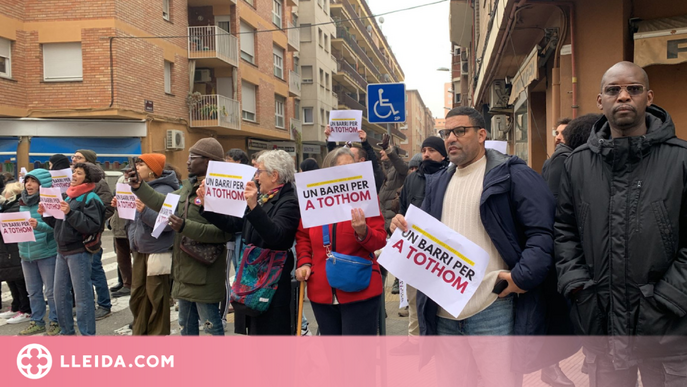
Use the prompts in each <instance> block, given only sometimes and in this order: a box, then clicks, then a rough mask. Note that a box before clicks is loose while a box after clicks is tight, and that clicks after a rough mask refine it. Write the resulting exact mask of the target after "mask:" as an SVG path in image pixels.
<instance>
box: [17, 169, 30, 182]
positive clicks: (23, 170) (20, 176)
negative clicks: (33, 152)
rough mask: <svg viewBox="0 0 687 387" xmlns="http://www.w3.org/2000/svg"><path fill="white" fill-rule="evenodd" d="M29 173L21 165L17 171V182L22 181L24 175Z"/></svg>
mask: <svg viewBox="0 0 687 387" xmlns="http://www.w3.org/2000/svg"><path fill="white" fill-rule="evenodd" d="M27 173H29V171H27V170H26V168H25V167H21V170H20V171H19V182H20V183H23V182H24V176H26V174H27Z"/></svg>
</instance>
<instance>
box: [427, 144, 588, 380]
mask: <svg viewBox="0 0 687 387" xmlns="http://www.w3.org/2000/svg"><path fill="white" fill-rule="evenodd" d="M486 156H487V166H486V171H485V176H484V184H483V191H482V196H481V198H480V217H481V219H482V224H483V225H484V228H485V230H486V231H487V233H488V234H489V236H490V237H491V240H492V242H493V243H494V246H495V247H496V249H497V250H498V252H499V254H500V255H501V258H502V259H503V260H504V262H505V263H506V264H507V265H508V267H509V269H510V270H511V275H512V278H513V282H515V284H516V285H518V287H520V288H521V289H523V290H526V291H527V292H526V293H524V294H520V295H518V296H517V298H516V303H515V327H514V330H515V334H516V335H528V336H533V335H545V334H547V331H548V328H547V320H548V319H547V312H546V303H545V300H544V296H543V295H544V293H545V292H544V290H543V288H544V286H543V285H544V283H545V282H548V281H547V278H550V276H551V275H552V273H553V223H554V211H555V206H556V203H555V201H554V198H553V195H552V194H551V191H549V188H548V187H547V185H546V182H544V180H543V179H542V177H541V176H539V174H537V173H536V172H535V171H533V170H532V169H531V168H529V167H528V166H527V164H525V162H524V161H523V160H521V159H519V158H518V157H515V156H506V155H503V154H502V153H500V152H497V151H495V150H492V149H487V150H486ZM455 170H456V167H455V166H454V165H452V166H451V167H450V168H448V169H445V170H442V171H439V172H437V173H435V174H433V175H430V176H427V186H426V193H425V200H424V202H423V203H422V210H423V211H425V212H427V213H428V214H430V215H432V216H434V217H435V218H436V219H438V220H441V215H442V210H443V204H444V194H445V192H446V189H447V188H448V184H449V182H450V180H451V178H452V176H453V173H454V172H455ZM549 287H550V286H549ZM549 291H553V292H554V293H555V291H556V290H555V279H554V281H553V284H552V289H550V290H549ZM417 308H418V318H419V321H420V334H421V335H436V333H437V331H436V324H437V317H436V314H437V309H438V305H437V304H436V303H435V302H434V301H432V300H431V299H430V298H428V297H427V296H426V295H424V294H422V293H421V292H419V291H418V294H417ZM542 345H543V343H542V342H538V344H537V347H538V348H532V347H531V346H527V348H523V347H522V346H517V348H516V349H517V350H518V351H522V352H523V353H522V355H523V356H517V357H515V358H514V360H515V362H514V364H513V366H514V367H513V368H514V369H517V370H520V371H524V372H531V371H534V370H537V369H539V368H541V367H542V364H535V363H541V360H536V359H541V356H538V354H539V353H540V350H541V349H542V348H541V346H542ZM570 350H572V349H570ZM566 352H568V351H566ZM573 353H574V351H573V352H572V353H570V354H569V355H572V354H573ZM534 358H536V359H534ZM533 359H534V360H533ZM543 360H544V363H548V364H552V363H555V362H556V361H557V360H552V359H550V357H549V358H548V359H543ZM548 364H544V365H548ZM530 370H531V371H530Z"/></svg>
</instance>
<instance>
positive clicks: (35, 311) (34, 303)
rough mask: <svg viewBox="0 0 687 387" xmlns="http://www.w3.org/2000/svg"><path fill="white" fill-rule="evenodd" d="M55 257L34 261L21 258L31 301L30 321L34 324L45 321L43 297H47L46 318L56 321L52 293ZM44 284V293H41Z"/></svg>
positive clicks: (42, 323)
mask: <svg viewBox="0 0 687 387" xmlns="http://www.w3.org/2000/svg"><path fill="white" fill-rule="evenodd" d="M56 261H57V257H49V258H44V259H38V260H35V261H25V260H23V259H22V261H21V268H22V270H23V271H24V280H25V281H26V290H27V291H28V292H29V301H30V302H31V321H33V322H35V323H36V325H40V326H44V325H45V321H44V320H43V318H44V317H45V299H46V298H47V299H48V307H49V308H50V314H49V315H48V319H49V320H50V321H52V322H57V309H56V308H55V297H54V295H53V285H54V284H55V262H56ZM43 285H45V295H44V294H43Z"/></svg>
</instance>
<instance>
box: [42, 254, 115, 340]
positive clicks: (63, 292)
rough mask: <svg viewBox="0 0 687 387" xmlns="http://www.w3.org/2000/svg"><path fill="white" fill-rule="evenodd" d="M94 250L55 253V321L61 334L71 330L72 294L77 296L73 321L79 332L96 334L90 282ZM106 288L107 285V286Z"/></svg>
mask: <svg viewBox="0 0 687 387" xmlns="http://www.w3.org/2000/svg"><path fill="white" fill-rule="evenodd" d="M92 263H93V254H90V253H88V252H82V253H77V254H73V255H67V256H63V255H62V254H60V253H58V254H57V261H56V262H55V289H54V295H55V307H56V309H57V321H58V322H59V323H60V328H62V334H63V335H73V334H74V318H73V317H72V296H71V293H70V290H71V289H72V287H73V289H74V297H75V298H76V324H77V325H78V327H79V332H81V335H82V336H93V335H95V305H94V304H93V282H92V281H91V272H92V267H93V265H92ZM106 289H107V288H106Z"/></svg>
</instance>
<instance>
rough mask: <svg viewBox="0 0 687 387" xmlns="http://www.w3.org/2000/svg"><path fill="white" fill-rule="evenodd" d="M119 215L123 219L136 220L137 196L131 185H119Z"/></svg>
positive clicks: (116, 195) (116, 192)
mask: <svg viewBox="0 0 687 387" xmlns="http://www.w3.org/2000/svg"><path fill="white" fill-rule="evenodd" d="M115 197H116V198H117V213H118V214H119V217H120V218H121V219H129V220H136V195H134V193H133V192H131V186H130V185H129V184H123V183H117V190H116V191H115Z"/></svg>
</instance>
